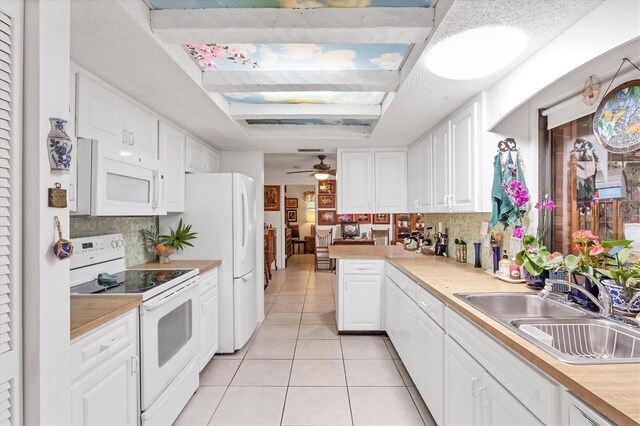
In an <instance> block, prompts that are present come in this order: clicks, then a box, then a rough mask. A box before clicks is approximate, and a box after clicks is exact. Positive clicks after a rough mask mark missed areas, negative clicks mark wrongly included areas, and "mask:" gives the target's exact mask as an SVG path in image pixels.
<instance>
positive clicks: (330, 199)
mask: <svg viewBox="0 0 640 426" xmlns="http://www.w3.org/2000/svg"><path fill="white" fill-rule="evenodd" d="M318 208H319V209H335V208H336V196H335V195H333V194H331V195H327V194H322V195H318Z"/></svg>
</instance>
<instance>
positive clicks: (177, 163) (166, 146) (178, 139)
mask: <svg viewBox="0 0 640 426" xmlns="http://www.w3.org/2000/svg"><path fill="white" fill-rule="evenodd" d="M159 154H160V160H162V161H164V162H165V173H166V177H167V212H183V211H184V195H185V177H184V173H185V134H184V132H182V131H180V130H178V129H176V128H174V127H172V126H170V125H168V124H167V123H165V122H163V121H161V122H160V127H159Z"/></svg>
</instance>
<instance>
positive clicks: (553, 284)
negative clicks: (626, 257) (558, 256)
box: [538, 274, 613, 318]
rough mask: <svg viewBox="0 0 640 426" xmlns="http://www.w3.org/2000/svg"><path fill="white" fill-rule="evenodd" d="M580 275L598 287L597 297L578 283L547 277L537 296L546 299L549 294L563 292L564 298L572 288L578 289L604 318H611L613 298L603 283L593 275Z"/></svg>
mask: <svg viewBox="0 0 640 426" xmlns="http://www.w3.org/2000/svg"><path fill="white" fill-rule="evenodd" d="M581 275H582V276H584V277H586V278H588V279H589V281H591V283H592V284H595V286H596V287H598V298H597V299H596V298H595V296H594V295H593V294H591V293H589V291H587V289H585V288H584V287H582V286H580V285H577V284H574V283H572V282H569V281H565V280H556V279H547V280H546V283H545V286H544V288H543V289H542V291H540V293H538V296H540V297H541V298H543V299H546V298H547V297H549V296H550V295H551V294H564V295H565V296H564V297H565V300H566V298H567V294H568V293H569V292H570V291H571V289H572V288H573V289H576V290H578V291H579V292H581V293H582V294H584V295H585V296H587V298H588V299H589V300H591V301H592V302H593V303H594V304H595V305H596V306H597V307H598V310H599V311H600V315H601V316H603V317H605V318H611V317H612V316H613V300H611V296H610V295H609V292H608V291H607V289H606V288H605V287H604V285H602V283H601V282H600V281H598V280H597V279H595V278H594V277H592V276H590V275H586V274H581Z"/></svg>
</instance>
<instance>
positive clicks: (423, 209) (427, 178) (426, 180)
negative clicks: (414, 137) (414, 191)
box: [418, 135, 434, 213]
mask: <svg viewBox="0 0 640 426" xmlns="http://www.w3.org/2000/svg"><path fill="white" fill-rule="evenodd" d="M419 148H420V150H419V170H418V181H419V189H418V212H420V213H429V212H431V211H433V198H434V197H433V138H432V137H431V135H429V136H427V137H426V138H425V139H424V141H422V143H421V144H420V145H419Z"/></svg>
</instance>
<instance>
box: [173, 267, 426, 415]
mask: <svg viewBox="0 0 640 426" xmlns="http://www.w3.org/2000/svg"><path fill="white" fill-rule="evenodd" d="M313 270H314V265H313V255H295V256H292V257H291V258H290V261H289V265H288V267H287V268H286V269H284V270H282V269H280V270H278V271H277V272H275V273H274V275H273V280H272V281H270V285H269V287H267V289H266V290H265V312H266V318H265V321H264V323H263V324H262V325H261V326H260V328H259V329H257V330H256V332H255V333H254V335H253V338H252V339H251V340H250V341H249V342H248V343H247V345H245V347H244V348H243V349H241V350H240V351H237V352H236V353H234V354H232V355H216V356H215V357H214V358H213V360H212V361H211V362H210V363H209V364H208V365H207V367H205V369H204V370H203V371H202V373H201V375H200V388H199V389H198V392H197V393H196V394H195V395H194V396H193V398H192V399H191V401H190V402H189V404H188V405H187V406H186V408H185V409H184V410H183V412H182V414H181V415H180V417H179V418H178V419H177V420H176V423H175V424H176V425H185V426H186V425H188V426H199V425H207V424H209V425H251V426H257V425H281V424H282V425H423V424H427V425H434V424H435V422H434V421H433V419H431V416H430V414H429V412H428V411H427V408H426V407H425V405H424V403H423V402H422V399H421V398H420V395H419V394H418V392H417V390H416V388H415V387H414V385H413V383H412V382H411V379H410V378H409V376H408V374H407V373H406V370H405V369H404V366H403V365H402V362H401V361H400V360H399V359H398V356H397V354H396V351H395V350H394V348H393V346H392V344H391V342H390V341H389V340H388V338H387V337H386V336H384V337H383V336H339V335H338V334H337V331H336V323H335V304H334V295H333V279H334V278H335V275H334V274H331V273H329V272H318V273H314V272H313Z"/></svg>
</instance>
